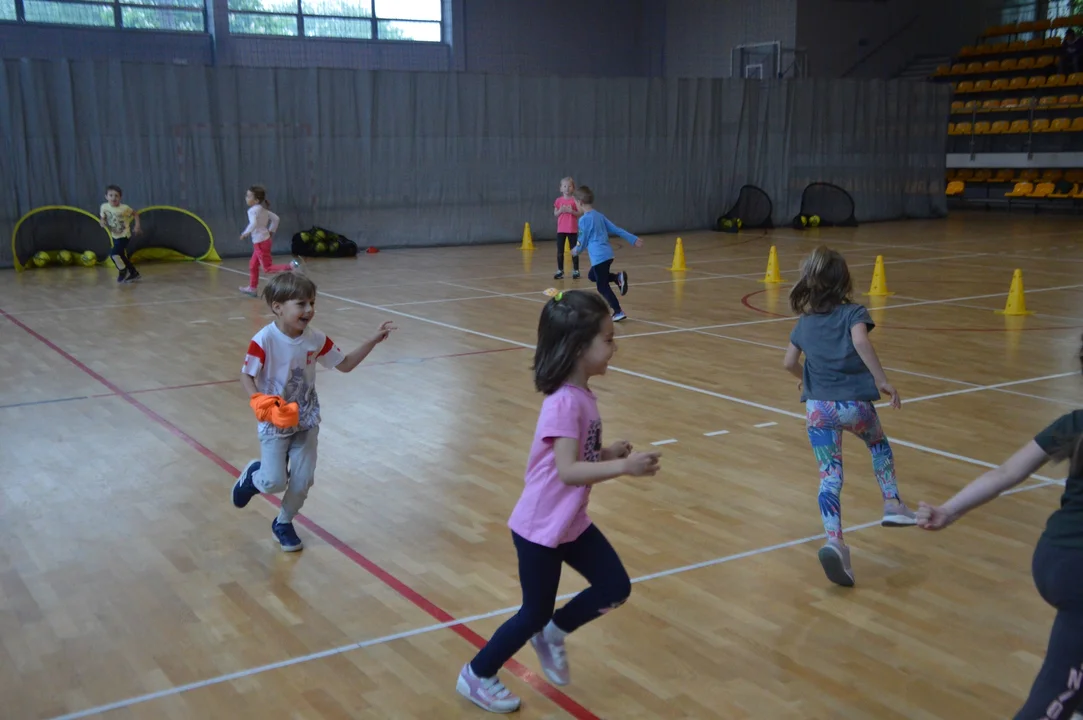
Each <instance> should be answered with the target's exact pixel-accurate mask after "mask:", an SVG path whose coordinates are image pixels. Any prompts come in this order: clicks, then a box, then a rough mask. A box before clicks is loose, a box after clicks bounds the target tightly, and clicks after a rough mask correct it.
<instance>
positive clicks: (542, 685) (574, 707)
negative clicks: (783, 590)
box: [0, 308, 600, 720]
mask: <svg viewBox="0 0 1083 720" xmlns="http://www.w3.org/2000/svg"><path fill="white" fill-rule="evenodd" d="M0 315H2V316H3V317H5V318H7V320H9V321H10V322H12V323H14V324H15V325H17V326H18V327H20V328H22V329H23V330H24V331H25V332H27V333H28V334H30V335H31V336H33V337H34V338H35V339H37V340H38V341H39V342H41V343H42V344H43V345H45V346H46V347H48V348H49V349H50V350H52V351H53V352H55V353H56V354H58V355H60V356H61V357H63V358H64V359H65V360H67V361H68V362H70V363H71V364H72V365H74V366H75V367H77V368H79V369H80V370H82V371H83V372H84V373H86V374H87V375H89V376H90V377H92V378H94V379H95V380H97V381H98V382H100V383H101V384H102V385H104V386H105V387H107V388H109V390H111V391H112V392H113V394H114V395H117V396H119V397H121V398H123V399H124V400H125V401H127V402H128V403H129V404H131V405H132V406H133V407H135V408H136V409H137V410H139V411H140V412H142V413H143V414H144V415H146V416H147V417H149V418H150V419H151V420H154V421H155V422H156V423H158V424H159V425H161V426H162V427H164V428H165V429H167V430H169V431H170V432H171V433H173V435H175V436H176V437H178V438H180V439H181V440H182V441H183V442H184V443H185V444H186V445H188V446H189V447H191V448H192V449H193V450H195V451H196V452H198V453H199V454H200V455H202V456H203V457H205V458H207V459H208V460H210V461H211V462H213V463H214V464H215V465H217V466H218V467H220V468H222V469H223V470H225V471H226V472H228V473H229V474H230V475H231V476H233V477H237V476H238V475H240V473H241V471H240V469H239V468H236V467H234V466H233V465H231V464H229V462H227V461H226V460H225V459H224V458H223V457H222V456H220V455H218V454H217V453H215V452H214V451H213V450H211V449H210V448H208V447H207V446H205V445H203V444H202V443H200V442H199V441H198V440H196V439H195V438H193V437H192V436H191V435H189V434H188V433H186V432H184V431H183V430H181V429H180V428H179V427H177V426H176V425H174V424H173V423H171V422H170V421H169V420H166V419H165V418H164V417H162V416H161V415H159V414H158V413H156V412H154V411H153V410H151V409H150V408H149V407H147V406H146V405H144V404H143V403H141V402H139V401H138V400H136V399H135V398H134V397H132V395H131V393H127V392H125V391H124V390H121V389H120V388H119V387H117V386H116V385H114V384H113V383H112V382H110V381H109V380H106V379H105V378H104V377H102V376H101V375H99V374H98V373H96V372H94V371H93V370H91V369H90V368H89V367H87V366H86V365H85V364H84V363H82V362H81V361H80V360H79V359H78V358H76V357H75V356H74V355H72V354H70V353H69V352H67V351H66V350H64V349H63V348H61V347H60V346H58V345H57V344H56V343H54V342H53V341H51V340H49V339H48V338H47V337H45V336H44V335H42V334H41V333H39V332H37V331H36V330H34V329H33V328H31V327H30V326H28V325H27V324H26V323H24V322H23V321H21V320H19V319H18V318H16V317H15V316H14V315H11V314H10V313H8V312H7V311H6V310H4V309H3V308H0ZM504 349H507V350H513V349H523V348H501V350H504ZM483 352H494V351H485V350H481V351H474V352H466V353H457V354H456V355H449V356H447V357H457V356H461V355H476V354H480V353H483ZM260 497H263V498H265V499H267V500H268V501H269V502H270V503H271V504H272V505H274V506H275V507H279V506H280V505H281V501H280V500H279V499H278V498H277V497H275V496H273V495H262V494H261V495H260ZM297 521H298V522H300V523H301V524H302V525H304V526H305V527H306V528H308V529H309V530H311V531H312V533H313V534H315V535H316V536H317V537H319V538H320V539H322V540H323V541H324V542H326V543H327V544H328V545H330V546H331V547H333V548H334V549H335V550H338V551H339V552H340V553H342V554H343V555H344V556H346V557H347V558H349V559H350V560H352V561H353V562H354V563H355V564H356V565H358V566H359V567H361V568H363V569H364V570H366V571H368V572H369V573H371V574H372V575H373V576H374V577H376V578H377V579H378V580H380V581H381V582H382V583H384V584H385V585H387V586H388V587H390V588H391V589H392V590H394V591H395V592H397V593H398V594H399V595H401V596H402V597H403V598H405V599H406V600H409V601H410V602H411V603H413V604H414V605H415V606H416V607H417V608H419V609H421V610H422V611H424V612H425V613H427V614H428V615H429V616H430V617H432V618H433V619H435V620H437V621H438V622H442V623H445V622H453V621H454V620H455V618H454V617H453V616H452V615H451V614H450V613H448V612H447V611H446V610H444V609H443V608H441V607H440V606H438V605H437V604H436V603H434V602H432V601H431V600H429V599H428V598H426V597H425V596H424V595H422V594H421V593H419V592H417V591H416V590H414V589H413V588H411V587H410V586H409V585H407V584H406V583H404V582H403V581H401V580H399V579H398V578H396V577H395V576H394V575H392V574H391V573H389V572H388V571H386V570H384V569H383V568H381V567H380V566H379V565H377V564H376V563H374V562H373V561H371V560H369V559H368V558H367V557H365V556H364V555H362V554H361V553H359V552H358V551H357V550H355V549H353V548H352V547H350V546H349V545H347V544H346V543H345V542H343V541H342V540H341V539H339V538H338V537H337V536H335V535H334V534H333V533H332V532H331V531H329V530H327V529H326V528H324V527H323V526H321V525H320V524H319V523H317V522H316V521H315V520H312V519H310V518H308V517H306V516H305V515H298V516H297ZM448 629H449V630H451V631H452V632H454V633H455V634H456V635H458V636H459V637H461V638H463V639H464V640H466V641H467V642H468V643H470V644H471V645H473V646H474V647H476V648H478V649H481V648H482V647H483V646H484V645H485V639H484V638H483V637H481V636H480V635H478V634H477V633H476V632H474V631H473V630H471V629H470V628H468V627H466V626H465V625H452V626H450V627H449V628H448ZM505 667H506V668H507V669H508V670H509V671H510V672H511V673H512V674H513V675H515V676H516V677H518V678H519V679H520V680H523V681H525V682H526V683H528V684H529V685H530V686H531V687H532V688H534V689H535V690H537V691H538V692H539V693H540V694H542V695H544V696H545V697H547V698H549V699H550V700H552V701H553V702H554V703H556V704H557V705H558V706H559V707H560V708H561V709H562V710H564V711H565V712H567V713H568V714H569V715H571V716H572V717H574V718H577V720H600V718H598V716H597V715H595V714H594V713H592V712H591V711H590V710H587V709H586V708H585V707H583V706H582V705H580V704H579V703H577V702H576V701H575V700H573V699H571V698H570V697H568V696H567V695H565V694H564V693H563V692H561V691H560V690H557V689H556V688H555V687H553V686H552V685H550V684H549V683H547V682H546V681H545V680H544V679H543V678H542V677H541V676H539V675H538V674H536V673H534V672H532V671H531V670H530V669H528V668H526V667H525V666H523V665H522V664H520V663H519V662H517V661H516V660H511V661H509V662H508V664H507V665H506V666H505ZM449 672H454V669H451V670H449Z"/></svg>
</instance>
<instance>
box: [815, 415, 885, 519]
mask: <svg viewBox="0 0 1083 720" xmlns="http://www.w3.org/2000/svg"><path fill="white" fill-rule="evenodd" d="M805 414H806V420H807V427H808V439H809V442H810V443H811V444H812V452H813V454H815V456H816V462H817V463H819V465H820V497H819V501H820V516H821V517H822V518H823V521H824V530H825V531H826V532H827V537H828V538H833V539H836V540H841V539H842V504H841V502H840V500H839V494H840V493H841V492H842V431H843V430H846V431H847V432H851V433H853V434H854V435H856V436H858V437H859V438H861V439H862V440H863V441H864V442H865V445H866V446H868V448H869V452H870V453H871V454H872V470H873V472H874V473H875V474H876V482H878V483H879V484H880V493H881V494H882V495H883V496H884V500H885V501H887V500H896V501H898V500H899V489H898V488H897V487H896V485H895V456H894V455H893V454H892V452H891V445H889V444H888V441H887V437H885V436H884V430H883V428H881V427H880V417H879V416H878V415H877V414H876V407H875V406H874V405H873V404H872V403H871V402H833V401H827V400H807V401H806V402H805Z"/></svg>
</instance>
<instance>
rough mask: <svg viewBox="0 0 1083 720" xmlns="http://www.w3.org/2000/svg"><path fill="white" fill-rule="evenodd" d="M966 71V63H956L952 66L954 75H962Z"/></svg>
mask: <svg viewBox="0 0 1083 720" xmlns="http://www.w3.org/2000/svg"><path fill="white" fill-rule="evenodd" d="M965 72H966V63H955V64H954V65H952V66H951V74H952V75H962V74H963V73H965Z"/></svg>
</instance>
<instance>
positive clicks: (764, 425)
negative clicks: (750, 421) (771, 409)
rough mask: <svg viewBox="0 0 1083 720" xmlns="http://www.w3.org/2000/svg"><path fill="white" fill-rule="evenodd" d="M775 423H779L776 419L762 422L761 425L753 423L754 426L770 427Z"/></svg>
mask: <svg viewBox="0 0 1083 720" xmlns="http://www.w3.org/2000/svg"><path fill="white" fill-rule="evenodd" d="M775 425H778V423H777V422H775V421H774V420H772V421H771V422H764V423H760V424H759V425H753V426H752V427H757V428H769V427H774V426H775Z"/></svg>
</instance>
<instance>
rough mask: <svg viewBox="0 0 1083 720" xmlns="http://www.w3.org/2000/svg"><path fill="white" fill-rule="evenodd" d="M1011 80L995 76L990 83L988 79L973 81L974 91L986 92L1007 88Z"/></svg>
mask: <svg viewBox="0 0 1083 720" xmlns="http://www.w3.org/2000/svg"><path fill="white" fill-rule="evenodd" d="M1010 82H1011V81H1010V80H1008V78H997V79H996V80H994V81H993V82H992V83H990V82H989V81H988V80H979V81H977V82H976V83H974V92H986V91H988V90H1007V89H1008V88H1009V87H1010V85H1009V83H1010Z"/></svg>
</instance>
